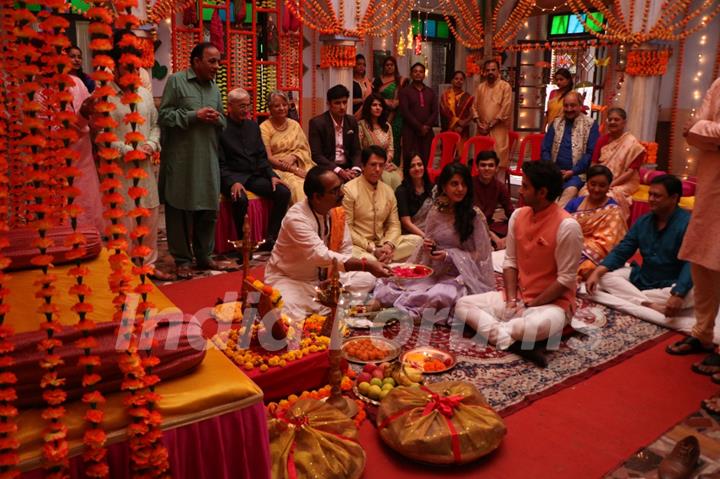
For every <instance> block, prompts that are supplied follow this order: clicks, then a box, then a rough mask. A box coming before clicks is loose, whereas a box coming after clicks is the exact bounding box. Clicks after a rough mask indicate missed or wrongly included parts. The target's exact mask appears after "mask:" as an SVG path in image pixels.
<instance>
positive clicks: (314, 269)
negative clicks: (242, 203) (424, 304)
mask: <svg viewBox="0 0 720 479" xmlns="http://www.w3.org/2000/svg"><path fill="white" fill-rule="evenodd" d="M342 186H343V182H342V180H341V179H340V176H339V175H338V174H337V173H335V172H333V170H331V169H330V168H328V167H323V166H314V167H313V168H311V169H310V171H308V173H307V175H306V176H305V183H304V184H303V192H304V193H305V196H306V197H307V199H306V200H304V201H301V202H299V203H295V204H294V205H293V206H292V207H291V208H290V209H289V210H288V212H287V215H285V219H284V220H283V222H282V228H280V234H279V235H278V240H277V244H276V245H275V249H273V252H272V255H271V256H270V260H269V261H268V263H267V267H266V268H265V281H266V282H267V283H268V284H271V285H272V286H273V287H275V288H277V289H278V290H279V291H280V292H281V293H282V295H283V302H284V306H283V313H285V314H287V315H288V317H290V318H291V319H293V320H303V319H305V318H306V317H307V316H308V315H309V314H310V313H312V312H320V314H324V313H326V312H327V311H328V310H327V308H324V307H323V306H321V305H320V304H319V303H318V302H316V301H314V299H313V298H314V297H315V287H316V286H317V285H318V284H320V282H321V281H324V280H325V279H327V278H328V277H329V269H330V268H331V267H332V264H333V260H336V261H337V267H338V268H339V270H340V282H341V283H342V284H343V286H344V288H345V289H346V290H347V291H350V292H352V293H368V292H369V291H371V290H372V289H373V287H374V286H375V277H378V278H384V277H387V276H389V275H390V269H389V268H388V267H387V266H386V265H384V264H382V263H381V262H379V261H377V260H376V259H374V258H362V259H361V258H354V257H353V255H352V250H353V243H352V238H351V235H350V228H349V227H348V224H347V222H346V221H345V212H344V209H343V208H342V207H341V205H342V202H343V189H342Z"/></svg>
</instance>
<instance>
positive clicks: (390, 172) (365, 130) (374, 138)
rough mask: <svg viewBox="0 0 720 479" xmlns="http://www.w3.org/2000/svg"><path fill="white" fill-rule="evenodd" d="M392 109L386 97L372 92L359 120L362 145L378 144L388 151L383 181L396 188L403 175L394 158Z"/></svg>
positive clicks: (364, 104)
mask: <svg viewBox="0 0 720 479" xmlns="http://www.w3.org/2000/svg"><path fill="white" fill-rule="evenodd" d="M389 113H390V110H389V109H388V107H387V104H386V103H385V99H384V98H383V97H381V96H380V95H378V94H377V93H371V94H370V95H369V96H368V97H367V98H366V99H365V102H364V103H363V107H362V119H361V120H360V121H359V122H358V129H359V130H360V146H361V147H362V148H363V149H365V148H367V147H368V146H370V145H377V146H379V147H380V148H382V149H383V150H385V152H386V153H387V161H386V162H385V171H383V174H382V181H383V183H385V184H386V185H388V186H390V188H392V189H393V190H395V189H396V188H397V187H398V185H399V184H400V182H401V181H402V177H401V176H400V171H398V167H397V165H396V164H395V163H393V158H394V156H395V148H394V140H393V132H392V128H391V127H390V124H389V123H388V121H387V118H388V114H389Z"/></svg>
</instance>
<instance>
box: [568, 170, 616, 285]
mask: <svg viewBox="0 0 720 479" xmlns="http://www.w3.org/2000/svg"><path fill="white" fill-rule="evenodd" d="M612 180H613V174H612V172H611V171H610V170H609V169H608V168H607V167H606V166H603V165H593V166H591V167H590V168H588V171H587V183H586V185H585V186H586V189H587V190H588V192H587V196H578V197H577V198H573V199H572V200H570V202H569V203H568V204H567V205H566V206H565V210H567V212H568V213H570V214H572V215H573V218H575V219H576V220H577V222H578V223H580V227H581V228H582V233H583V251H582V256H581V257H580V267H579V268H578V281H585V279H586V278H587V277H588V276H589V275H590V273H591V272H592V271H593V270H594V269H595V268H596V267H597V265H599V264H600V262H601V261H602V260H603V259H605V256H607V255H608V253H610V251H611V250H612V249H613V248H614V247H615V245H617V244H618V243H619V242H620V240H622V239H623V238H624V237H625V233H627V223H626V221H625V218H624V216H623V212H622V210H621V209H620V206H618V204H617V202H616V201H615V200H613V199H612V198H610V197H609V196H608V191H609V190H610V184H611V183H612Z"/></svg>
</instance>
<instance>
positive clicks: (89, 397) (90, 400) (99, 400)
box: [82, 391, 105, 404]
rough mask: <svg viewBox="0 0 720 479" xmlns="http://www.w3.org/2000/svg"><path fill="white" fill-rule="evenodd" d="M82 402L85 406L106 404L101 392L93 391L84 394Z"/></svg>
mask: <svg viewBox="0 0 720 479" xmlns="http://www.w3.org/2000/svg"><path fill="white" fill-rule="evenodd" d="M82 401H83V402H84V403H85V404H105V397H104V396H103V395H102V393H101V392H100V391H93V392H90V393H86V394H83V397H82Z"/></svg>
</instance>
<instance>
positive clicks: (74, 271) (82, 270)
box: [68, 266, 90, 276]
mask: <svg viewBox="0 0 720 479" xmlns="http://www.w3.org/2000/svg"><path fill="white" fill-rule="evenodd" d="M88 274H90V268H88V267H87V266H75V267H73V268H70V270H69V271H68V275H72V276H87V275H88Z"/></svg>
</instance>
